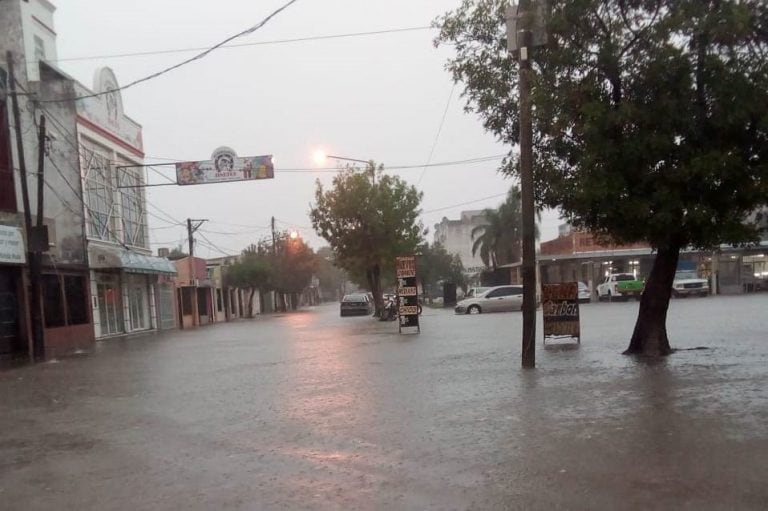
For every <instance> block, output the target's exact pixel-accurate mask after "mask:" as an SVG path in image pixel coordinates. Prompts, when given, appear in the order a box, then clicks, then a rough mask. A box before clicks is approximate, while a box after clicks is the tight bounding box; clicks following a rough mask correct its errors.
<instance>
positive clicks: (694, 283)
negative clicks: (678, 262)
mask: <svg viewBox="0 0 768 511" xmlns="http://www.w3.org/2000/svg"><path fill="white" fill-rule="evenodd" d="M708 294H709V281H708V280H707V279H700V278H699V276H698V275H697V274H696V270H677V272H675V281H674V282H673V283H672V296H674V297H677V298H679V297H683V296H691V295H696V296H707V295H708Z"/></svg>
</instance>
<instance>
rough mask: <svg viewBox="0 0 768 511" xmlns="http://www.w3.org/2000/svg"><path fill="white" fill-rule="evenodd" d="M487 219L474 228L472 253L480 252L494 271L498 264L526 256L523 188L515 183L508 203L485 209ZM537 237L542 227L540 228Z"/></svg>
mask: <svg viewBox="0 0 768 511" xmlns="http://www.w3.org/2000/svg"><path fill="white" fill-rule="evenodd" d="M483 217H484V220H485V221H484V222H483V223H482V224H480V225H478V226H477V227H475V228H474V229H472V233H471V235H472V255H475V254H477V253H478V252H480V259H481V260H482V261H483V264H484V265H485V266H486V267H488V268H491V269H493V270H495V269H496V267H497V266H499V265H503V264H509V263H515V262H518V261H520V260H521V259H522V246H523V245H522V243H523V219H522V209H521V201H520V189H519V188H518V187H516V186H513V187H512V188H511V189H510V190H509V193H508V194H507V198H506V200H505V201H504V203H503V204H502V205H501V206H499V207H498V208H496V209H485V210H484V211H483ZM535 235H536V239H538V238H539V229H538V227H536V233H535Z"/></svg>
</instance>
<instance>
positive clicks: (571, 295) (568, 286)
mask: <svg viewBox="0 0 768 511" xmlns="http://www.w3.org/2000/svg"><path fill="white" fill-rule="evenodd" d="M541 294H542V296H541V307H542V311H543V316H544V342H545V343H546V342H547V337H550V338H552V337H571V338H575V339H576V340H577V342H579V343H581V326H580V322H579V284H578V283H577V282H564V283H562V284H542V286H541Z"/></svg>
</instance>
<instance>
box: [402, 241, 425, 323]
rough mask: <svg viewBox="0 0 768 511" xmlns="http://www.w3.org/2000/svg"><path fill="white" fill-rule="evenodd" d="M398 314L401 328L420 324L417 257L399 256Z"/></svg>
mask: <svg viewBox="0 0 768 511" xmlns="http://www.w3.org/2000/svg"><path fill="white" fill-rule="evenodd" d="M396 271H397V305H398V307H397V315H398V324H399V330H400V331H401V332H402V331H403V328H411V327H413V328H416V329H417V331H421V327H420V326H419V292H418V288H417V285H416V257H415V256H403V257H398V258H397V266H396Z"/></svg>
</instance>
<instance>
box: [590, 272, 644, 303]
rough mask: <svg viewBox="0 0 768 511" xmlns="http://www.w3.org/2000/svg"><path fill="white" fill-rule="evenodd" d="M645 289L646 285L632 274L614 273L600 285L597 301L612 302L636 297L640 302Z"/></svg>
mask: <svg viewBox="0 0 768 511" xmlns="http://www.w3.org/2000/svg"><path fill="white" fill-rule="evenodd" d="M644 287H645V283H644V282H643V281H642V280H637V278H635V276H634V275H633V274H631V273H612V274H610V275H608V276H607V277H605V280H604V281H603V283H602V284H598V286H597V299H598V300H608V301H612V300H628V299H629V298H630V297H635V298H636V299H638V300H639V299H640V296H641V295H642V294H643V288H644Z"/></svg>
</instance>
